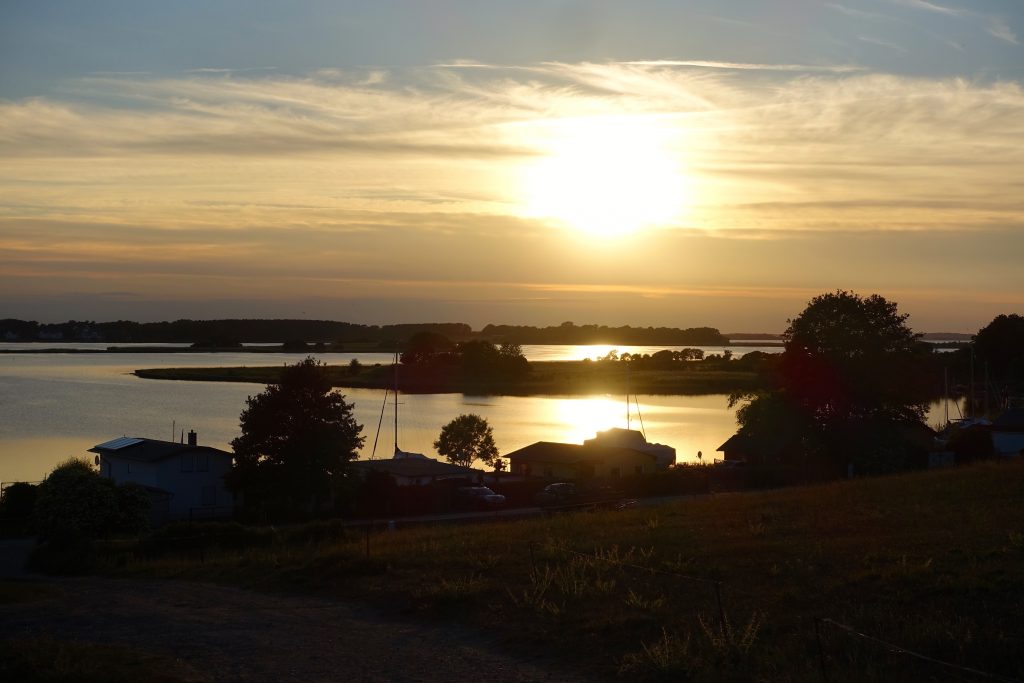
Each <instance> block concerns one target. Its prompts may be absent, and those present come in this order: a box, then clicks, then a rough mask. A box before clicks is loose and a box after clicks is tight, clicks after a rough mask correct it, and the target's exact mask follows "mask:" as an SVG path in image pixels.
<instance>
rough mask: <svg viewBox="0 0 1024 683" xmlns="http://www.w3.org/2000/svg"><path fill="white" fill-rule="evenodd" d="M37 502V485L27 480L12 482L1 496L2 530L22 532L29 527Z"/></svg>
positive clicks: (0, 519)
mask: <svg viewBox="0 0 1024 683" xmlns="http://www.w3.org/2000/svg"><path fill="white" fill-rule="evenodd" d="M35 504H36V487H35V486H33V485H32V484H26V483H25V482H18V483H16V484H11V485H10V486H8V487H7V488H6V489H4V492H3V495H2V496H0V525H2V526H0V531H2V532H3V533H12V534H21V533H25V532H26V531H28V529H29V524H30V522H31V520H32V510H33V508H35Z"/></svg>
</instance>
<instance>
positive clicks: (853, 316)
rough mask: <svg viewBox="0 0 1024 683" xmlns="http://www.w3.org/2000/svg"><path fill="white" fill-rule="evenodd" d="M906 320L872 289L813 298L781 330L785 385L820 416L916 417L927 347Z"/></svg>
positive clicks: (924, 386) (920, 410)
mask: <svg viewBox="0 0 1024 683" xmlns="http://www.w3.org/2000/svg"><path fill="white" fill-rule="evenodd" d="M907 317H908V315H907V314H905V313H899V312H897V307H896V303H895V302H890V301H887V300H886V299H884V298H883V297H881V296H879V295H877V294H872V295H871V296H869V297H867V298H861V297H860V296H858V295H857V294H854V293H853V292H847V291H842V290H840V291H836V292H833V293H829V294H822V295H820V296H816V297H814V298H813V299H811V301H810V303H809V304H808V305H807V308H805V309H804V310H803V312H801V313H800V315H798V316H797V317H796V318H794V319H793V320H790V321H789V328H788V329H787V330H786V332H785V335H784V339H785V352H784V353H783V355H782V358H781V362H780V368H779V372H780V378H781V381H782V386H783V388H784V389H785V390H786V392H787V393H788V394H789V396H790V398H791V399H793V400H795V401H796V402H797V403H799V404H800V405H801V406H802V407H803V408H804V409H805V410H807V411H809V412H810V413H812V415H813V416H814V417H815V418H818V419H829V418H830V417H832V416H851V415H852V416H869V415H877V414H879V413H882V414H890V415H899V416H901V417H903V418H904V419H920V417H921V416H922V415H923V414H924V408H925V405H926V403H927V400H928V389H929V388H930V384H929V383H927V382H925V381H923V380H922V377H921V373H922V372H925V371H927V366H926V363H925V361H926V359H927V357H928V354H929V353H930V351H929V349H928V348H927V347H926V346H925V345H924V344H922V343H921V342H919V341H918V338H919V336H920V335H917V334H914V332H913V331H912V330H911V329H910V328H909V327H908V326H907V324H906V321H907Z"/></svg>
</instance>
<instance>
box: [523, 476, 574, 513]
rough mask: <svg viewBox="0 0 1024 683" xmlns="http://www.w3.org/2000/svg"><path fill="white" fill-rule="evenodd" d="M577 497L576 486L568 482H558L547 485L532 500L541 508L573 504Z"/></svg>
mask: <svg viewBox="0 0 1024 683" xmlns="http://www.w3.org/2000/svg"><path fill="white" fill-rule="evenodd" d="M577 497H578V492H577V490H576V484H573V483H572V482H569V481H560V482H556V483H554V484H548V485H547V486H545V487H544V490H543V491H541V492H540V493H538V494H537V495H536V496H534V498H533V502H535V503H536V504H537V505H540V506H541V507H543V506H545V505H565V504H568V503H573V502H575V501H576V498H577Z"/></svg>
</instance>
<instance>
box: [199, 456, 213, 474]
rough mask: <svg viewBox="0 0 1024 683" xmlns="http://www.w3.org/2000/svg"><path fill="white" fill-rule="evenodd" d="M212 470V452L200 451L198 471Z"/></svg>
mask: <svg viewBox="0 0 1024 683" xmlns="http://www.w3.org/2000/svg"><path fill="white" fill-rule="evenodd" d="M209 471H210V454H209V453H198V454H197V455H196V472H209Z"/></svg>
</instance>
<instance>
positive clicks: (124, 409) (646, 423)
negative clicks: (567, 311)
mask: <svg viewBox="0 0 1024 683" xmlns="http://www.w3.org/2000/svg"><path fill="white" fill-rule="evenodd" d="M12 346H15V345H0V348H4V347H7V348H10V347H12ZM99 346H100V347H101V348H102V347H103V346H104V345H99ZM611 348H612V347H549V346H533V347H524V349H523V350H524V353H525V354H526V355H527V357H528V358H532V359H535V360H537V359H555V358H584V357H591V358H592V357H598V356H603V355H604V354H606V353H607V352H608V350H610V349H611ZM615 348H617V349H618V350H619V351H620V352H623V351H629V352H630V353H634V352H637V351H639V352H642V353H650V352H652V351H653V350H658V349H660V348H663V347H624V346H623V347H615ZM634 349H636V350H634ZM715 349H717V350H715ZM721 349H722V347H709V348H708V349H706V351H707V352H709V353H710V352H714V353H720V352H721ZM750 350H752V349H751V348H749V347H747V348H736V349H735V351H736V353H737V354H738V353H741V352H743V351H750ZM776 350H777V349H776ZM559 354H560V355H559ZM303 357H305V354H273V355H262V354H260V355H254V354H250V353H237V354H235V353H218V354H213V353H209V354H188V355H181V354H142V353H133V354H123V355H122V354H0V481H15V480H29V481H32V480H38V479H40V478H42V477H43V476H44V475H45V474H46V473H47V472H49V471H50V469H52V468H53V466H54V465H55V464H56V463H58V462H60V461H61V460H64V459H66V458H68V457H70V456H87V455H89V454H88V453H87V452H86V451H87V449H89V448H90V447H92V446H94V445H95V444H98V443H101V442H103V441H107V440H109V439H112V438H114V437H118V436H143V437H150V438H157V439H172V438H180V434H181V430H185V431H187V430H189V429H195V430H196V432H198V434H199V442H200V443H201V444H205V445H210V446H215V447H218V448H224V449H227V448H228V443H229V442H230V441H231V439H233V438H234V437H236V436H237V435H238V433H239V431H238V415H239V413H240V412H241V411H242V409H243V408H244V407H245V399H246V397H247V396H249V395H252V394H256V393H259V392H260V391H261V390H262V388H261V387H260V386H259V385H256V384H233V383H222V382H173V381H166V380H144V379H139V378H137V377H135V376H133V375H132V374H131V372H132V371H133V370H135V369H137V368H146V367H175V366H185V365H188V366H220V365H270V364H277V363H280V364H282V365H283V364H289V363H295V362H297V361H299V360H301V359H302V358H303ZM317 357H318V358H320V359H322V360H323V361H325V362H327V363H328V364H331V365H335V364H341V365H343V364H347V363H348V362H349V361H351V359H352V358H358V359H359V361H360V362H361V363H386V362H389V361H390V356H389V355H388V354H368V353H361V354H349V353H333V354H332V353H326V354H317ZM342 391H343V392H344V393H345V395H346V396H347V398H348V400H349V401H351V402H353V403H354V404H355V414H356V419H357V421H358V422H359V423H360V424H362V425H363V434H364V436H366V445H365V447H364V449H363V453H362V456H363V457H369V456H370V454H371V451H372V448H373V441H374V436H375V434H376V433H377V424H378V421H379V420H380V416H381V409H382V403H383V399H384V396H383V392H381V391H378V390H367V389H345V390H342ZM638 398H639V402H640V410H639V417H638V416H637V408H636V405H635V404H634V405H633V406H632V409H631V411H630V420H631V425H632V426H633V428H639V427H640V423H641V420H642V423H643V428H644V430H645V431H646V434H647V438H648V440H650V441H655V442H660V443H665V444H668V445H670V446H673V447H674V448H675V449H676V452H677V455H678V459H679V460H680V461H695V460H696V455H697V451H703V454H704V458H705V460H706V459H708V458H713V457H715V455H716V453H715V449H716V448H717V447H718V446H719V445H721V444H722V443H723V442H724V441H725V440H726V439H727V438H728V437H729V436H730V435H731V434H732V433H733V431H734V429H735V416H734V414H733V411H731V410H729V409H728V404H727V399H726V397H725V396H724V395H715V396H643V395H641V396H639V397H638ZM936 410H937V411H938V412H935V411H933V414H935V415H936V416H937V417H941V406H939V407H936ZM466 412H473V413H477V414H479V415H482V416H483V417H485V418H487V420H488V421H489V422H490V424H491V426H492V427H493V428H494V436H495V440H496V442H497V445H498V449H499V450H500V451H501V452H502V453H507V452H510V451H512V450H515V449H517V448H520V447H522V446H526V445H528V444H531V443H533V442H535V441H541V440H547V441H566V442H572V443H581V442H582V441H583V439H585V438H590V437H592V436H593V435H594V433H595V432H596V431H597V430H600V429H607V428H609V427H624V426H626V406H625V400H624V397H622V396H603V395H597V396H586V397H552V396H545V397H518V396H486V397H474V396H464V395H462V394H420V395H407V396H402V397H401V399H400V405H399V413H400V420H399V434H398V442H399V445H400V446H401V447H402V449H403V450H407V451H417V452H421V453H425V454H427V455H434V456H436V454H435V453H434V449H433V445H432V444H433V441H434V440H435V439H436V438H437V436H438V434H439V432H440V431H441V427H442V426H443V425H444V424H446V423H447V422H448V421H449V420H451V419H452V418H454V417H456V416H457V415H459V414H461V413H466ZM393 416H394V412H393V408H392V407H391V406H390V405H389V406H387V408H386V410H385V411H384V420H383V422H384V425H383V427H382V429H381V433H380V441H379V443H378V445H377V456H378V457H381V456H384V457H389V456H390V454H391V448H392V444H393V441H394V431H393V426H392V425H393ZM935 421H936V420H931V422H935ZM172 424H173V425H174V427H173V429H174V432H172Z"/></svg>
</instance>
